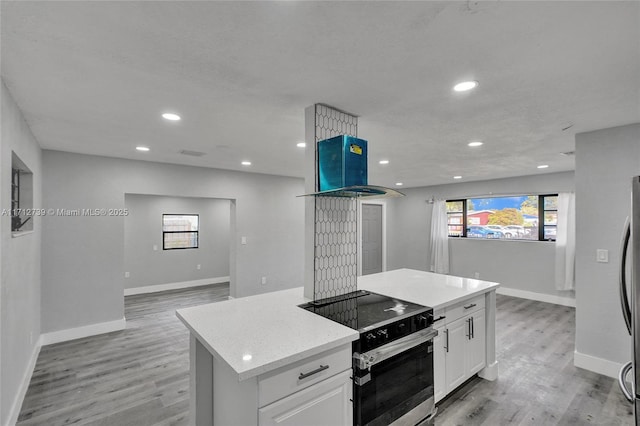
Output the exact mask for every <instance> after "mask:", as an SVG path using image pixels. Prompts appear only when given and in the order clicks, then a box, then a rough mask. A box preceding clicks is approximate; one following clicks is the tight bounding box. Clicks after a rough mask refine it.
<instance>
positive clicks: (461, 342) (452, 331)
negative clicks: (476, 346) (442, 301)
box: [444, 318, 467, 393]
mask: <svg viewBox="0 0 640 426" xmlns="http://www.w3.org/2000/svg"><path fill="white" fill-rule="evenodd" d="M466 325H467V322H466V318H461V319H459V320H457V321H453V322H452V323H451V324H447V326H446V328H445V330H444V333H445V343H444V344H445V363H446V367H445V371H446V377H447V378H446V382H445V383H446V384H447V385H446V390H447V393H449V392H450V391H452V390H453V389H455V388H457V387H458V386H460V385H461V384H462V383H464V381H465V380H466V379H467V371H466V365H465V356H466V352H467V351H466V350H465V349H466V346H467V336H466Z"/></svg>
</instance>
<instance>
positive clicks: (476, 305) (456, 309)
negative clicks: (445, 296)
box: [445, 294, 484, 324]
mask: <svg viewBox="0 0 640 426" xmlns="http://www.w3.org/2000/svg"><path fill="white" fill-rule="evenodd" d="M480 309H484V294H481V295H480V296H476V297H474V298H471V299H467V300H464V301H462V302H459V303H456V304H455V305H452V306H448V307H447V308H446V309H445V315H446V316H447V319H446V320H445V321H446V322H447V324H450V323H452V322H453V321H456V320H458V319H460V318H462V317H464V316H465V315H469V314H471V313H473V312H476V311H479V310H480Z"/></svg>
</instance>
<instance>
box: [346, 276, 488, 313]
mask: <svg viewBox="0 0 640 426" xmlns="http://www.w3.org/2000/svg"><path fill="white" fill-rule="evenodd" d="M499 286H500V284H498V283H493V282H489V281H481V280H475V279H471V278H462V277H454V276H451V275H442V274H435V273H433V272H424V271H416V270H414V269H396V270H394V271H388V272H381V273H379V274H372V275H364V276H362V277H358V289H359V290H369V291H373V292H376V293H380V294H384V295H386V296H390V297H395V298H396V299H403V300H406V301H408V302H413V303H417V304H419V305H425V306H430V307H432V308H433V309H434V310H437V309H441V308H444V307H445V306H447V305H451V304H454V303H457V302H460V301H462V300H465V299H468V298H471V297H473V296H476V295H479V294H481V293H486V292H488V291H491V290H495V289H496V288H498V287H499Z"/></svg>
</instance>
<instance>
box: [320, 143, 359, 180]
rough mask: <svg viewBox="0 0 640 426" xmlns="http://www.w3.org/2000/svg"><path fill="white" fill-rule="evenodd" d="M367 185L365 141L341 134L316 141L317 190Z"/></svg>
mask: <svg viewBox="0 0 640 426" xmlns="http://www.w3.org/2000/svg"><path fill="white" fill-rule="evenodd" d="M365 185H367V141H366V140H364V139H358V138H355V137H353V136H347V135H341V136H336V137H333V138H330V139H325V140H322V141H319V142H318V190H319V191H332V190H335V189H339V188H345V187H350V186H365Z"/></svg>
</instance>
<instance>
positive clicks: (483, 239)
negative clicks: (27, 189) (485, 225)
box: [449, 237, 556, 243]
mask: <svg viewBox="0 0 640 426" xmlns="http://www.w3.org/2000/svg"><path fill="white" fill-rule="evenodd" d="M452 240H459V241H507V242H512V243H515V242H518V243H555V242H556V240H524V239H518V238H468V237H449V241H452Z"/></svg>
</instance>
